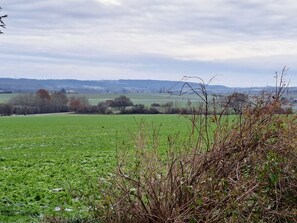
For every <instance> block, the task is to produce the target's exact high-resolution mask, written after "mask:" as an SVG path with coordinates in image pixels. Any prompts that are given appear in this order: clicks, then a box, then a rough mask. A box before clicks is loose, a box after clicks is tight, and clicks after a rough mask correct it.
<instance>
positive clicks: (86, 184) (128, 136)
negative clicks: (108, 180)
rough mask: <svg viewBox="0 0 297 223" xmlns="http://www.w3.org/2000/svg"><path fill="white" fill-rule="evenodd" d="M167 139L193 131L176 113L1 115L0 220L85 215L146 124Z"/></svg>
mask: <svg viewBox="0 0 297 223" xmlns="http://www.w3.org/2000/svg"><path fill="white" fill-rule="evenodd" d="M142 121H143V122H144V123H146V125H147V126H148V128H156V129H159V130H160V139H159V140H160V148H161V149H162V148H163V149H165V148H166V147H167V137H168V136H170V135H172V136H173V135H174V134H176V133H178V132H180V133H181V135H182V133H186V132H188V131H189V129H190V127H189V124H190V123H189V122H188V121H187V120H185V118H183V117H180V116H175V115H145V116H142V115H138V116H131V115H129V116H128V115H69V114H68V115H36V116H14V117H1V118H0V136H1V137H0V222H37V221H38V219H40V218H41V217H42V216H43V215H55V213H56V214H60V213H61V212H62V211H63V212H64V214H65V215H67V216H70V217H71V216H78V215H81V216H83V215H84V214H85V212H86V210H87V207H86V205H85V204H84V202H83V200H84V199H83V198H84V196H87V194H88V193H89V192H90V188H92V185H94V184H96V182H97V179H98V178H99V177H104V176H105V175H106V174H108V173H109V172H110V171H111V170H112V168H113V167H114V165H115V163H116V153H117V152H116V150H117V149H118V150H120V149H122V148H125V149H129V148H133V145H134V142H133V140H134V138H135V137H134V135H135V134H136V133H137V131H138V129H139V124H140V123H141V122H142Z"/></svg>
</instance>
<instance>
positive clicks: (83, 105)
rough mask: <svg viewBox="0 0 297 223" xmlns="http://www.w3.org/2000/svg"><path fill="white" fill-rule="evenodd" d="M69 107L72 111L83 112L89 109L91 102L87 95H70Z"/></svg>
mask: <svg viewBox="0 0 297 223" xmlns="http://www.w3.org/2000/svg"><path fill="white" fill-rule="evenodd" d="M68 105H69V109H70V110H71V111H74V112H77V113H81V112H85V111H87V108H88V107H89V106H90V103H89V101H88V99H87V98H86V97H74V96H72V97H70V98H69V101H68Z"/></svg>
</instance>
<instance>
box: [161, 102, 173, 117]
mask: <svg viewBox="0 0 297 223" xmlns="http://www.w3.org/2000/svg"><path fill="white" fill-rule="evenodd" d="M172 107H173V102H172V101H169V102H166V103H165V104H162V108H163V109H164V113H166V114H170V113H171V110H172Z"/></svg>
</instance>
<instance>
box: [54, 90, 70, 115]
mask: <svg viewBox="0 0 297 223" xmlns="http://www.w3.org/2000/svg"><path fill="white" fill-rule="evenodd" d="M67 103H68V98H67V96H66V94H64V93H61V92H54V93H53V94H52V95H51V100H50V107H51V110H52V112H66V111H68V106H67Z"/></svg>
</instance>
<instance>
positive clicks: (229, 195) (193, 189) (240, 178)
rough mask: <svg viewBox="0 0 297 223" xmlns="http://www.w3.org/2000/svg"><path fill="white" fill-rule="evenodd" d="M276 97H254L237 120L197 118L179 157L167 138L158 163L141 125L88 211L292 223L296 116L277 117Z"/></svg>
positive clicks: (140, 217)
mask: <svg viewBox="0 0 297 223" xmlns="http://www.w3.org/2000/svg"><path fill="white" fill-rule="evenodd" d="M277 98H278V97H272V95H269V94H267V95H262V96H259V97H258V98H256V99H255V101H254V105H253V106H251V105H247V106H245V107H244V108H242V115H241V116H239V118H233V119H232V118H230V117H229V116H223V115H217V114H216V113H214V114H213V115H212V116H209V115H208V112H205V114H204V115H199V116H195V118H192V119H191V121H192V124H193V125H194V130H195V131H193V132H192V133H191V136H190V137H189V138H190V141H189V143H188V144H184V145H183V147H184V148H182V149H181V151H182V152H181V153H178V152H177V151H176V148H177V146H180V144H179V143H178V142H176V141H174V140H173V139H171V138H168V140H169V141H168V143H169V149H168V151H167V155H166V156H160V154H159V151H158V144H157V134H156V132H153V136H152V137H149V136H148V134H147V130H146V129H145V127H143V126H142V127H141V131H139V133H138V135H137V136H136V139H137V140H136V145H135V150H134V151H132V152H127V153H126V154H120V155H119V160H118V167H117V170H116V172H115V174H114V175H112V176H111V177H110V178H109V179H108V180H104V181H102V182H101V183H100V184H99V190H100V192H101V195H102V196H103V199H102V200H101V201H100V202H98V203H97V204H96V205H95V207H94V209H93V210H95V211H94V218H95V219H97V220H100V221H102V222H294V221H295V220H296V210H297V178H296V172H297V159H296V158H297V141H296V138H297V125H296V121H297V117H296V114H293V115H275V113H276V112H277V111H278V110H279V109H280V107H281V103H280V101H279V100H278V99H277ZM204 110H207V109H206V108H204ZM223 113H224V110H223V111H222V113H221V114H223ZM214 125H215V126H214ZM150 139H153V140H150ZM194 139H196V140H194ZM189 147H190V148H192V149H190V148H189Z"/></svg>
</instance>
